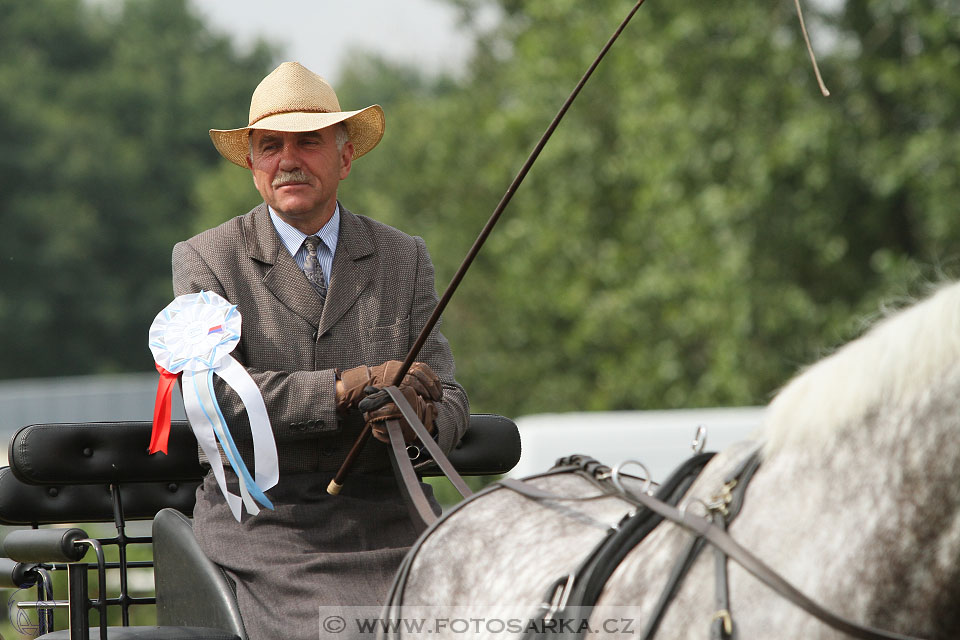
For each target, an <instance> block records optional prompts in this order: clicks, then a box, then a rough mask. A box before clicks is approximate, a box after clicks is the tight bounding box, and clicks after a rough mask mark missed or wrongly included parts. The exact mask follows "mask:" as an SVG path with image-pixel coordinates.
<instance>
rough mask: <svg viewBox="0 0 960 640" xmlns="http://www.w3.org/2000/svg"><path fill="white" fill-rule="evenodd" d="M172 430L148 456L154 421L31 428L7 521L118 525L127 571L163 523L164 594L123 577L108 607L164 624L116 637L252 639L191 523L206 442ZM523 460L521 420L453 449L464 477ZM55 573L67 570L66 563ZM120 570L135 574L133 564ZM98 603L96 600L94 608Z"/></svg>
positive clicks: (115, 541)
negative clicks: (142, 532) (143, 609)
mask: <svg viewBox="0 0 960 640" xmlns="http://www.w3.org/2000/svg"><path fill="white" fill-rule="evenodd" d="M171 427H172V428H171V435H170V446H169V452H168V454H167V455H165V456H164V455H162V454H157V455H148V454H147V452H146V443H148V442H149V439H150V430H151V424H150V423H149V422H99V423H64V424H38V425H30V426H27V427H23V428H21V429H20V430H19V431H18V432H17V433H16V434H15V435H14V437H13V439H12V440H11V442H10V447H9V455H8V458H9V463H10V467H9V468H0V524H6V525H14V526H30V527H33V528H37V527H39V526H41V525H51V524H54V525H55V524H65V523H97V522H114V524H115V526H116V527H117V532H118V535H117V536H115V537H113V538H104V539H102V541H103V542H104V544H105V545H115V546H116V547H117V548H118V549H120V552H119V554H120V558H121V561H120V563H115V565H119V564H123V563H124V562H125V552H126V545H127V544H136V543H143V542H151V538H150V537H139V538H138V537H135V536H128V535H126V533H125V523H126V521H128V520H146V519H153V530H152V545H153V558H154V560H153V563H152V565H153V572H154V586H155V592H156V597H155V598H149V597H148V598H137V597H133V596H130V595H129V594H127V593H126V592H125V580H121V593H120V595H119V596H117V597H115V598H107V605H108V606H113V607H119V608H121V609H122V610H123V611H124V613H123V621H124V624H127V619H128V614H127V610H128V609H129V607H130V606H131V605H134V606H136V605H139V604H154V603H155V604H156V612H157V622H158V624H159V625H161V626H158V627H110V629H109V637H110V638H111V639H112V640H128V639H131V638H138V639H142V640H148V639H149V640H161V639H162V640H166V639H170V640H173V639H174V638H197V639H199V638H208V639H209V640H225V639H227V638H239V639H241V640H246V634H245V632H244V629H243V623H242V620H241V618H240V614H239V611H238V609H237V606H236V600H235V595H234V591H233V586H232V584H231V583H230V580H229V579H228V578H227V577H226V575H225V574H224V573H223V572H222V571H221V570H220V569H219V567H217V566H216V565H215V564H213V563H212V562H210V561H209V560H208V559H207V558H206V556H205V555H204V554H203V552H202V551H201V550H200V548H199V546H198V545H197V543H196V540H195V538H194V537H193V529H192V526H191V521H190V519H189V517H188V516H189V515H191V514H192V512H193V505H194V500H195V490H196V487H197V485H198V484H199V483H200V481H201V479H202V477H203V475H204V473H205V469H204V468H203V467H201V466H200V464H199V463H198V462H197V445H196V439H195V438H194V436H193V433H192V431H191V430H190V427H189V425H188V424H187V423H186V422H185V421H175V422H174V423H173V424H172V426H171ZM519 457H520V437H519V432H518V431H517V427H516V425H515V424H514V423H513V422H512V421H511V420H509V419H507V418H504V417H502V416H497V415H493V414H475V415H471V416H470V426H469V429H468V430H467V433H466V435H465V436H464V438H463V439H462V440H461V442H460V443H459V444H458V445H457V448H456V449H455V450H454V451H453V452H451V455H450V461H451V462H452V463H453V465H454V467H455V468H456V469H457V470H458V471H459V472H460V473H461V474H464V475H497V474H502V473H506V472H507V471H509V470H510V469H511V468H513V466H514V465H515V464H516V463H517V461H518V460H519ZM418 472H419V473H420V474H421V475H424V476H431V475H439V473H440V472H439V470H438V468H437V467H436V466H435V465H433V464H432V463H430V462H428V463H425V464H422V465H419V466H418ZM20 535H21V534H17V535H16V536H12V537H11V536H8V540H7V541H5V544H4V551H5V553H4V555H6V556H9V557H11V558H13V555H12V554H9V553H6V551H8V549H7V548H6V547H7V546H8V545H7V544H6V543H7V542H8V541H11V540H12V541H11V544H10V545H9V546H14V547H16V549H14V551H15V552H16V553H23V550H22V548H21V547H22V541H21V540H19V539H18V538H19V537H20ZM27 535H29V534H27ZM18 545H20V546H18ZM27 546H30V545H29V544H28V545H27ZM13 559H14V560H16V558H13ZM54 560H56V559H54ZM37 562H38V560H37V559H35V558H31V559H30V561H29V562H21V563H12V562H10V561H9V560H6V561H5V564H3V565H2V566H0V587H2V586H6V587H17V586H19V585H17V584H14V582H15V581H16V579H17V577H22V574H23V571H24V569H25V568H26V569H30V568H31V567H35V566H36V563H37ZM128 564H130V565H131V566H133V565H134V564H136V563H128ZM140 564H150V563H140ZM51 566H55V567H56V568H57V569H61V570H62V569H64V568H66V565H63V564H60V565H56V564H55V563H51ZM116 568H119V569H120V570H121V572H122V573H124V574H125V572H126V568H127V567H126V566H122V567H121V566H116ZM4 583H5V584H4ZM185 585H186V588H185ZM105 595H106V594H104V596H98V598H100V597H105ZM94 604H95V603H90V607H88V609H89V608H91V607H93V606H94ZM101 606H103V605H102V604H101ZM84 613H85V614H86V611H85V612H84ZM90 633H91V637H94V638H96V637H97V628H96V627H91V628H90ZM41 637H42V638H44V639H45V640H55V639H57V638H68V637H69V635H68V631H66V630H65V631H57V632H54V633H50V634H47V635H44V636H41Z"/></svg>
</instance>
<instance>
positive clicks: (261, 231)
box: [173, 204, 469, 475]
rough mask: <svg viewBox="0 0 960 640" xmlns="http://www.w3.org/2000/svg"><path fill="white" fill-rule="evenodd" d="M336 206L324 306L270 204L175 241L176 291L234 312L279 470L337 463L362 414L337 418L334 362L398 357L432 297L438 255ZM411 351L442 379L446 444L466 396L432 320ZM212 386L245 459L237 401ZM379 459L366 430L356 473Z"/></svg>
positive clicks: (247, 445) (383, 456) (380, 451)
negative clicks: (219, 302) (219, 299)
mask: <svg viewBox="0 0 960 640" xmlns="http://www.w3.org/2000/svg"><path fill="white" fill-rule="evenodd" d="M340 214H341V219H340V235H339V240H338V242H337V249H336V252H335V254H334V260H333V267H332V269H331V274H330V284H329V288H328V291H327V297H326V302H325V303H324V304H322V305H321V301H320V298H319V296H318V295H317V293H316V291H315V290H314V289H313V287H312V286H311V285H310V283H309V281H308V280H307V278H306V276H305V275H304V273H303V271H301V270H300V268H299V267H298V266H297V263H296V261H295V260H294V259H293V256H291V255H290V253H289V252H288V251H287V249H286V248H285V247H284V246H283V243H282V242H281V240H280V237H279V236H278V235H277V232H276V229H275V228H274V226H273V223H272V222H271V220H270V214H269V211H268V209H267V206H266V204H261V205H259V206H257V207H255V208H254V209H252V210H251V211H250V212H248V213H247V214H245V215H243V216H238V217H236V218H233V219H232V220H229V221H227V222H225V223H223V224H221V225H220V226H218V227H215V228H213V229H210V230H207V231H204V232H203V233H200V234H199V235H197V236H194V237H193V238H191V239H189V240H187V241H184V242H180V243H178V244H177V245H176V246H175V247H174V249H173V288H174V292H175V293H176V295H178V296H179V295H183V294H186V293H195V292H199V291H201V290H206V291H213V292H215V293H217V294H219V295H221V296H223V297H224V298H226V299H227V300H228V301H230V302H231V303H232V304H235V305H236V306H237V308H238V310H239V311H240V315H241V318H242V325H241V338H240V342H239V344H238V345H237V347H236V349H235V350H234V351H233V353H232V355H233V357H234V358H236V359H237V360H238V361H239V362H240V363H241V364H242V365H244V366H245V367H246V368H247V371H248V372H249V373H250V375H251V376H252V377H253V379H254V380H255V381H256V383H257V385H258V386H259V387H260V391H261V393H262V394H263V398H264V401H265V403H266V406H267V412H268V414H269V417H270V422H271V425H272V427H273V431H274V435H275V437H276V440H277V449H278V454H279V462H280V473H281V474H284V473H305V472H315V471H320V472H331V475H332V472H333V471H336V469H337V468H338V467H339V465H340V464H341V463H342V461H343V459H344V457H345V455H346V453H347V451H348V450H349V448H350V446H351V444H352V443H353V441H354V440H355V438H356V436H357V434H358V433H359V431H360V429H361V428H362V426H363V420H362V417H361V416H360V414H359V412H353V415H351V416H346V417H343V416H340V417H338V415H337V412H336V405H335V378H334V369H335V368H340V369H341V370H342V369H348V368H350V367H354V366H358V365H361V364H366V365H369V366H373V365H377V364H380V363H382V362H384V361H386V360H391V359H393V360H402V359H403V358H404V357H405V356H406V354H407V351H408V350H409V348H410V346H411V345H412V344H413V342H414V341H415V340H416V337H417V335H418V334H419V332H420V330H421V329H422V328H423V326H424V325H425V324H426V320H427V318H428V317H429V315H430V313H431V312H432V311H433V308H434V307H435V305H436V302H437V294H436V290H435V288H434V274H433V263H432V262H431V260H430V255H429V253H428V252H427V248H426V245H425V244H424V242H423V240H422V239H421V238H418V237H412V236H409V235H407V234H405V233H402V232H400V231H398V230H397V229H394V228H392V227H389V226H387V225H385V224H382V223H380V222H377V221H375V220H372V219H370V218H367V217H365V216H358V215H355V214H353V213H351V212H349V211H347V210H346V209H345V208H344V207H343V206H342V205H341V206H340ZM418 359H419V360H421V361H423V362H426V363H427V364H429V365H430V367H431V368H432V369H433V370H434V371H435V372H436V373H437V375H438V376H439V377H440V379H441V381H442V383H443V399H442V401H441V402H439V403H438V406H437V408H438V414H439V415H438V418H437V422H436V424H437V432H438V438H437V440H438V442H439V444H440V446H441V448H443V449H444V451H450V450H451V449H452V448H453V446H454V445H455V444H456V443H457V441H459V439H460V436H461V435H463V432H464V430H465V429H466V425H467V419H468V414H469V405H468V402H467V396H466V393H465V392H464V390H463V388H462V387H461V386H460V385H459V384H458V383H457V382H456V381H455V379H454V362H453V356H452V354H451V352H450V347H449V345H448V343H447V341H446V339H445V338H444V337H443V335H442V334H441V333H440V332H439V330H438V328H434V330H433V331H432V333H431V335H430V337H429V339H428V340H427V341H426V343H425V345H424V347H423V349H422V350H421V352H420V354H419V356H418ZM217 395H218V399H219V401H220V405H221V407H222V409H223V414H224V417H225V419H226V421H227V424H228V425H229V427H230V430H231V433H232V434H233V437H234V440H235V441H236V443H237V448H238V450H239V451H240V453H241V455H242V456H243V458H244V460H245V461H246V462H247V464H248V465H250V466H251V468H252V464H253V455H252V454H253V444H252V440H251V436H250V426H249V421H248V420H247V417H246V413H245V411H244V410H243V405H242V403H241V402H240V400H239V398H238V397H237V396H236V395H235V394H234V393H233V392H232V391H231V390H230V389H229V388H228V387H227V386H226V385H224V384H222V383H221V384H219V385H218V387H217ZM386 468H389V459H388V457H387V446H386V445H385V444H383V443H380V442H378V441H375V440H373V439H371V440H370V442H369V443H368V444H367V446H366V447H365V448H364V451H363V453H362V454H361V455H360V457H359V458H358V459H357V465H356V470H357V471H379V470H382V469H386Z"/></svg>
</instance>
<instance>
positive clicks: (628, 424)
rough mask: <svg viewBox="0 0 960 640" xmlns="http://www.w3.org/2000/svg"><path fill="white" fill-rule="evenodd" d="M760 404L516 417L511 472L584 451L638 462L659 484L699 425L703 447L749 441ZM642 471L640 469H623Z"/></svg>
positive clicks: (540, 467)
mask: <svg viewBox="0 0 960 640" xmlns="http://www.w3.org/2000/svg"><path fill="white" fill-rule="evenodd" d="M763 411H764V407H730V408H716V409H673V410H663V411H598V412H585V413H542V414H535V415H529V416H522V417H519V418H516V419H515V422H516V423H517V427H518V428H519V430H520V442H521V443H522V453H521V454H520V462H518V463H517V466H516V467H514V468H513V470H512V471H511V472H510V474H509V475H510V476H512V477H515V478H521V477H524V476H529V475H533V474H535V473H541V472H543V471H546V470H547V469H549V468H550V467H551V466H553V464H554V462H556V460H557V459H558V458H562V457H564V456H568V455H572V454H578V453H579V454H584V455H588V456H590V457H592V458H595V459H597V460H599V461H600V462H602V463H604V464H606V465H607V466H610V467H612V466H614V465H616V464H618V463H620V462H624V461H626V460H637V461H640V462H642V463H643V464H644V465H645V466H646V467H647V469H649V470H650V474H651V475H652V476H653V478H652V479H653V480H654V481H656V482H662V481H663V480H664V479H665V478H666V476H667V475H668V474H669V473H670V472H671V471H673V469H674V468H676V466H677V465H678V464H680V462H682V461H683V460H684V459H686V458H687V457H689V456H690V455H691V454H692V449H691V444H692V442H693V440H694V438H695V436H696V433H697V430H698V428H699V427H701V426H702V427H704V428H705V429H706V438H707V440H706V447H705V448H704V450H705V451H719V450H721V449H723V448H725V447H727V446H729V445H731V444H733V443H734V442H739V441H742V440H749V439H750V438H751V436H752V435H753V433H754V432H755V431H757V429H758V428H759V427H760V424H761V422H762V420H763ZM624 470H625V471H626V472H628V473H630V474H633V475H643V473H642V471H641V470H640V469H639V467H636V466H632V465H631V467H630V468H629V469H627V468H625V469H624Z"/></svg>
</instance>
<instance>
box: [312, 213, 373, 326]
mask: <svg viewBox="0 0 960 640" xmlns="http://www.w3.org/2000/svg"><path fill="white" fill-rule="evenodd" d="M372 254H373V243H372V242H371V241H370V237H369V235H368V233H367V230H366V229H365V228H364V226H363V223H362V222H360V220H359V219H358V218H357V216H355V215H353V214H352V213H350V212H349V211H347V210H346V209H345V208H344V207H343V205H340V235H339V238H338V239H337V251H336V252H335V253H334V256H333V268H332V270H331V274H330V286H329V288H328V289H327V301H326V303H325V304H324V305H323V315H322V316H321V317H320V326H319V331H318V333H319V334H320V335H323V334H324V333H325V332H326V331H327V330H328V329H330V327H332V326H333V325H335V324H336V323H337V320H339V319H340V318H341V317H342V316H343V314H345V313H346V312H347V311H348V310H349V309H350V307H352V306H353V305H354V303H355V302H356V300H357V298H358V297H359V296H360V294H361V293H362V292H363V290H364V289H365V288H366V287H367V285H368V284H369V283H370V281H371V280H373V271H374V268H375V263H376V261H375V260H372V259H370V256H372ZM294 266H295V267H296V263H294ZM303 280H304V282H306V277H304V278H303ZM307 286H309V284H308V285H307Z"/></svg>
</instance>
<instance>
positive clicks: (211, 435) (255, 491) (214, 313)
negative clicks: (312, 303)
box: [150, 291, 280, 521]
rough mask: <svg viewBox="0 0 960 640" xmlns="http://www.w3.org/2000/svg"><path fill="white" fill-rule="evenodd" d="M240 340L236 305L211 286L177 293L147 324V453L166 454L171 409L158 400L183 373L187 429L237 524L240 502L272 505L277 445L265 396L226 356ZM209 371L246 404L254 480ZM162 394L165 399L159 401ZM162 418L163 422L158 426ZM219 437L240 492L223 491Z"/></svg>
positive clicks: (276, 477)
mask: <svg viewBox="0 0 960 640" xmlns="http://www.w3.org/2000/svg"><path fill="white" fill-rule="evenodd" d="M239 341H240V312H239V311H237V307H236V306H235V305H232V304H230V303H229V302H227V301H226V300H224V299H223V298H222V297H220V296H218V295H217V294H215V293H212V292H210V291H201V292H200V293H190V294H186V295H182V296H178V297H177V298H176V299H175V300H174V301H173V302H171V303H170V304H169V305H168V306H167V308H166V309H164V310H163V311H161V312H160V313H159V314H157V317H156V318H155V319H154V321H153V324H152V325H151V326H150V350H151V351H152V352H153V357H154V359H155V360H156V362H157V370H158V371H160V373H161V382H160V390H158V394H157V408H156V409H155V411H154V435H153V438H152V440H151V452H154V451H158V450H162V451H166V433H168V432H169V410H166V411H164V410H162V408H161V405H162V404H163V403H164V402H165V403H167V404H166V406H169V393H170V390H171V389H172V383H171V382H170V381H171V380H175V379H176V376H177V374H182V379H181V390H182V392H183V405H184V408H185V409H186V412H187V418H188V419H189V420H190V426H191V427H192V428H193V432H194V434H195V435H196V436H197V441H198V442H199V444H200V448H201V449H203V452H204V453H205V454H206V455H207V459H208V460H209V461H210V466H211V468H212V469H213V473H214V476H215V477H216V479H217V483H218V484H219V485H220V490H221V491H222V492H223V495H224V497H225V498H226V500H227V504H228V505H229V506H230V510H231V511H232V512H233V515H234V517H235V518H236V519H237V520H238V521H239V520H240V514H241V505H244V506H246V508H247V511H248V512H249V513H251V514H253V515H256V514H257V513H259V512H260V507H259V506H257V503H258V502H259V503H260V504H261V505H263V506H264V507H267V508H269V509H272V508H273V504H272V503H271V502H270V499H269V498H267V496H266V494H264V491H266V490H268V489H270V488H271V487H273V486H275V485H276V484H277V481H278V480H279V477H280V473H279V466H278V461H277V444H276V441H275V440H274V438H273V430H272V429H271V428H270V418H269V417H268V416H267V408H266V406H265V405H264V402H263V396H262V395H260V389H259V388H258V387H257V384H256V383H255V382H254V381H253V378H251V377H250V374H249V373H247V370H246V369H244V368H243V366H242V365H241V364H240V363H239V362H237V361H236V360H234V359H233V357H231V356H230V352H231V351H233V349H234V348H235V347H236V346H237V343H238V342H239ZM214 374H217V375H218V376H220V377H221V378H223V380H224V381H225V382H226V383H227V384H228V385H230V387H231V388H232V389H233V390H234V391H235V392H236V394H237V395H238V396H240V399H241V400H242V401H243V404H244V406H245V407H246V410H247V415H248V417H249V418H250V431H251V434H252V436H253V446H254V454H253V455H254V465H255V467H254V469H255V473H256V480H254V478H252V477H251V476H250V471H249V469H247V467H246V465H245V464H244V462H243V459H242V458H241V457H240V454H239V452H238V451H237V447H236V444H234V441H233V438H232V436H231V435H230V430H229V428H228V427H227V423H226V420H224V417H223V412H222V411H221V410H220V405H219V404H218V403H217V398H216V395H214V391H213V375H214ZM165 380H166V382H165ZM164 395H165V396H166V399H165V400H164V399H163V398H162V396H164ZM158 416H159V418H158ZM164 420H165V421H166V425H163V424H162V423H163V422H164ZM218 441H219V443H220V446H221V447H222V448H223V452H224V454H225V455H226V458H227V460H228V461H229V462H230V466H231V467H232V468H233V470H234V471H235V472H236V474H237V477H238V478H239V480H240V496H236V495H234V494H232V493H230V492H229V491H228V490H227V483H226V478H225V477H224V471H223V464H222V462H221V461H220V453H219V451H218V450H217V442H218ZM157 442H160V444H159V445H158V444H157Z"/></svg>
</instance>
